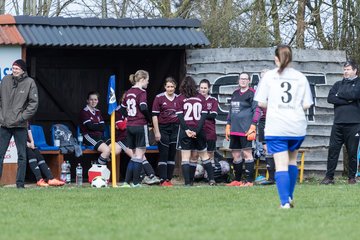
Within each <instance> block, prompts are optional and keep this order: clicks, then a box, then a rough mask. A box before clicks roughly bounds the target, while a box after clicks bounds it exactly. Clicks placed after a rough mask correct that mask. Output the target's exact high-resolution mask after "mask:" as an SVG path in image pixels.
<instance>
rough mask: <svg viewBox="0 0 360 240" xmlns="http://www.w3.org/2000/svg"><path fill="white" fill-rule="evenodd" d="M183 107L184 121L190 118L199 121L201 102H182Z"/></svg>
mask: <svg viewBox="0 0 360 240" xmlns="http://www.w3.org/2000/svg"><path fill="white" fill-rule="evenodd" d="M184 109H185V116H184V120H185V121H192V120H194V119H195V120H197V121H199V120H200V118H201V110H202V105H201V103H198V102H197V103H194V105H193V104H191V103H185V104H184Z"/></svg>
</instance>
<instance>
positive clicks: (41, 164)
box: [38, 160, 54, 180]
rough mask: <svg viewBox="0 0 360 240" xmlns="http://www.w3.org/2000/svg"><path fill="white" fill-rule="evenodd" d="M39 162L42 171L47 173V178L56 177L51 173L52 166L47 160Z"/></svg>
mask: <svg viewBox="0 0 360 240" xmlns="http://www.w3.org/2000/svg"><path fill="white" fill-rule="evenodd" d="M38 164H39V168H40V171H41V172H42V173H43V174H44V175H45V178H46V179H47V180H50V179H54V177H53V175H52V174H51V171H50V168H49V166H48V165H47V164H46V162H45V160H40V161H39V163H38Z"/></svg>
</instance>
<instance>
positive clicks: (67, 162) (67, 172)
mask: <svg viewBox="0 0 360 240" xmlns="http://www.w3.org/2000/svg"><path fill="white" fill-rule="evenodd" d="M70 169H71V165H70V163H69V161H66V183H67V184H69V183H71V172H70Z"/></svg>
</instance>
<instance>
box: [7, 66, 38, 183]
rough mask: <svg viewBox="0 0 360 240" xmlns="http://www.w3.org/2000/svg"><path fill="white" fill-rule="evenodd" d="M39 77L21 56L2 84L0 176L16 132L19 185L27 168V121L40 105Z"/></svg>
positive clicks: (23, 179)
mask: <svg viewBox="0 0 360 240" xmlns="http://www.w3.org/2000/svg"><path fill="white" fill-rule="evenodd" d="M38 103H39V100H38V91H37V87H36V84H35V81H34V80H33V79H32V78H30V77H29V76H28V75H27V72H26V63H25V62H24V61H23V60H21V59H18V60H16V61H15V62H14V63H13V65H12V74H11V75H7V76H5V77H4V78H3V79H2V81H1V84H0V126H1V127H0V177H1V174H2V168H3V162H4V156H5V153H6V150H7V148H8V145H9V142H10V139H11V137H12V136H14V139H15V144H16V148H17V153H18V169H17V175H16V187H18V188H24V181H25V172H26V140H27V122H28V120H29V119H30V118H31V117H32V116H34V114H35V113H36V110H37V107H38Z"/></svg>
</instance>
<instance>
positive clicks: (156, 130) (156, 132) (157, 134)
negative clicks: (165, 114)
mask: <svg viewBox="0 0 360 240" xmlns="http://www.w3.org/2000/svg"><path fill="white" fill-rule="evenodd" d="M152 122H153V127H154V135H155V140H156V141H157V142H158V141H160V139H161V134H160V128H159V119H158V115H155V114H154V112H153V116H152Z"/></svg>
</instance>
